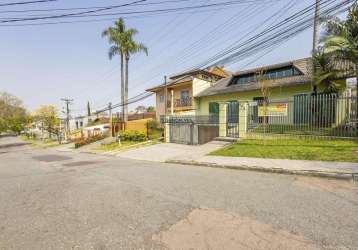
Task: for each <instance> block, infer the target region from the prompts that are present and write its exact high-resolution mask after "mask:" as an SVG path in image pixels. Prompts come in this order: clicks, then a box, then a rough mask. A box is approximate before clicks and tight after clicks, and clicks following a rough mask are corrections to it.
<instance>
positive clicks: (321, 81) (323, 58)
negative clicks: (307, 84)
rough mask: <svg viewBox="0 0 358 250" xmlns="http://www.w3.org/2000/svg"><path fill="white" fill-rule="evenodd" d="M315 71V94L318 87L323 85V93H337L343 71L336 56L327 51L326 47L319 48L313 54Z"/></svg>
mask: <svg viewBox="0 0 358 250" xmlns="http://www.w3.org/2000/svg"><path fill="white" fill-rule="evenodd" d="M313 65H314V67H315V71H314V76H313V80H314V88H313V92H314V94H317V88H318V87H320V86H321V87H322V88H323V93H326V94H330V93H337V92H338V89H339V87H340V84H341V82H340V81H339V75H340V73H341V71H340V68H339V67H337V63H336V60H335V56H334V55H333V54H330V53H326V52H325V51H324V48H322V47H321V48H319V49H318V50H317V52H316V53H315V54H313Z"/></svg>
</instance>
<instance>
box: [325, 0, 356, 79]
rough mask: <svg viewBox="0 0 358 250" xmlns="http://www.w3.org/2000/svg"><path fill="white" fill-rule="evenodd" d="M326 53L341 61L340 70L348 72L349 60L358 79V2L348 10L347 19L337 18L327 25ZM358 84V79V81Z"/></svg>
mask: <svg viewBox="0 0 358 250" xmlns="http://www.w3.org/2000/svg"><path fill="white" fill-rule="evenodd" d="M322 41H323V43H324V50H325V53H326V54H328V55H330V56H332V58H333V59H334V60H335V61H336V62H338V61H339V62H340V64H341V67H340V70H341V71H342V73H347V72H346V71H347V68H345V67H342V65H343V66H344V65H347V62H348V63H350V64H353V65H355V69H354V71H355V75H356V78H357V79H358V70H357V69H358V4H357V3H355V4H354V5H353V6H352V7H351V9H350V10H349V12H348V16H347V19H346V20H341V19H339V18H335V19H332V20H329V21H328V22H327V25H326V34H325V36H324V38H323V40H322ZM357 84H358V81H357Z"/></svg>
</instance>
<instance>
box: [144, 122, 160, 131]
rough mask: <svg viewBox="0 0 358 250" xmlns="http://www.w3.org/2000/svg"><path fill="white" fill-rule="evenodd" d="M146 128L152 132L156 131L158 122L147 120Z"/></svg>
mask: <svg viewBox="0 0 358 250" xmlns="http://www.w3.org/2000/svg"><path fill="white" fill-rule="evenodd" d="M147 128H148V129H152V130H155V129H158V128H159V122H158V121H157V120H149V121H148V122H147Z"/></svg>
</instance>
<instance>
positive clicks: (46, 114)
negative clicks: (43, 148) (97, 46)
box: [33, 105, 60, 138]
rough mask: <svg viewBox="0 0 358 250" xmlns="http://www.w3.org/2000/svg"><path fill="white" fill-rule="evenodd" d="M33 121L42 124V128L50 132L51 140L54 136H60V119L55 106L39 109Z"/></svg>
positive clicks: (44, 106) (43, 106) (45, 106)
mask: <svg viewBox="0 0 358 250" xmlns="http://www.w3.org/2000/svg"><path fill="white" fill-rule="evenodd" d="M33 120H34V121H35V122H39V123H40V124H41V128H42V129H43V130H45V131H47V132H48V134H49V137H50V138H51V135H52V134H55V135H57V136H59V129H60V128H59V125H60V119H59V117H58V110H57V109H56V107H55V106H53V105H42V106H40V107H38V108H37V109H36V110H35V112H34V114H33Z"/></svg>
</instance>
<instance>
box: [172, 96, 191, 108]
mask: <svg viewBox="0 0 358 250" xmlns="http://www.w3.org/2000/svg"><path fill="white" fill-rule="evenodd" d="M192 100H193V98H191V97H187V98H181V99H176V100H174V108H182V107H191V106H192V103H193V101H192Z"/></svg>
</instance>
